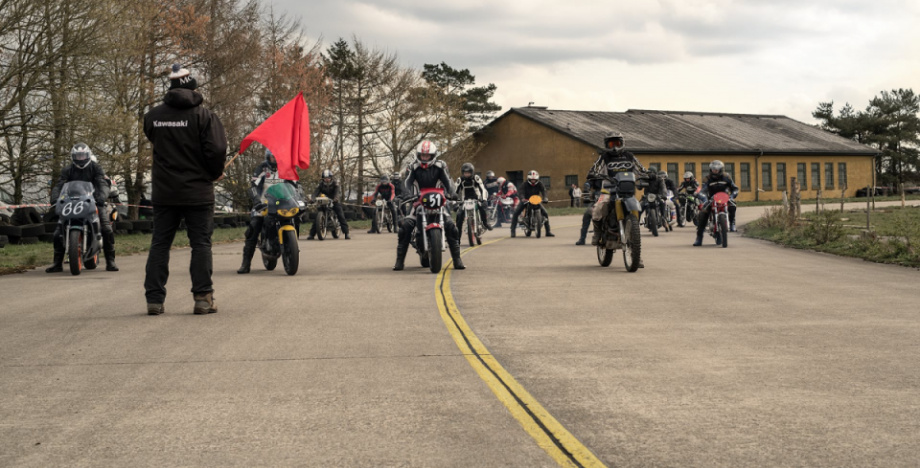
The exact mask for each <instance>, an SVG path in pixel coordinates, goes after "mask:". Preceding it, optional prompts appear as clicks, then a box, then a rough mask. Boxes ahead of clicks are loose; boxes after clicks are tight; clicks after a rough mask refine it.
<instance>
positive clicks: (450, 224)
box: [398, 215, 460, 249]
mask: <svg viewBox="0 0 920 468" xmlns="http://www.w3.org/2000/svg"><path fill="white" fill-rule="evenodd" d="M416 222H417V221H416V219H415V216H406V217H405V218H403V220H402V224H400V226H399V246H398V247H399V248H404V249H408V248H409V243H410V242H411V240H412V234H413V232H414V229H415V225H416ZM415 234H416V235H419V233H415ZM421 234H424V232H423V233H421ZM444 235H445V237H447V246H448V247H449V248H451V249H459V248H460V231H458V230H457V225H456V224H454V220H452V219H450V216H447V215H444Z"/></svg>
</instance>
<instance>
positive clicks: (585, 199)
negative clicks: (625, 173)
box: [575, 171, 603, 245]
mask: <svg viewBox="0 0 920 468" xmlns="http://www.w3.org/2000/svg"><path fill="white" fill-rule="evenodd" d="M602 186H603V182H602V181H601V179H598V178H596V177H594V172H593V171H589V172H588V178H587V182H585V188H584V190H582V192H581V203H582V204H583V205H584V206H585V212H584V214H583V215H582V216H581V237H579V238H578V241H576V242H575V245H585V239H586V238H587V237H588V228H590V227H591V213H592V212H593V211H594V203H596V202H597V197H598V196H600V193H601V187H602Z"/></svg>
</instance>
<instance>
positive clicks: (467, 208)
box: [463, 200, 486, 247]
mask: <svg viewBox="0 0 920 468" xmlns="http://www.w3.org/2000/svg"><path fill="white" fill-rule="evenodd" d="M463 214H464V217H465V219H466V237H467V239H469V241H470V247H472V246H473V245H482V234H483V233H484V232H485V231H486V227H485V226H484V225H483V224H482V220H481V219H479V200H464V201H463ZM473 242H475V244H473Z"/></svg>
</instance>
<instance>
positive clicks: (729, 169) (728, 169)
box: [725, 163, 738, 182]
mask: <svg viewBox="0 0 920 468" xmlns="http://www.w3.org/2000/svg"><path fill="white" fill-rule="evenodd" d="M725 173H726V174H728V176H729V177H731V178H732V182H734V181H736V180H738V179H737V178H735V163H725Z"/></svg>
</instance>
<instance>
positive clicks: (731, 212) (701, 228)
mask: <svg viewBox="0 0 920 468" xmlns="http://www.w3.org/2000/svg"><path fill="white" fill-rule="evenodd" d="M739 191H740V189H739V188H738V186H737V185H735V182H734V181H732V178H731V176H729V175H728V174H726V173H725V164H723V163H722V161H719V160H718V159H716V160H714V161H712V162H711V163H709V176H707V177H706V180H705V181H703V186H702V187H700V193H699V196H700V197H702V199H703V200H707V201H706V202H705V203H704V204H703V207H702V208H700V214H699V218H698V221H699V222H698V223H697V227H696V241H694V242H693V246H694V247H699V246H701V245H703V233H704V232H706V225H707V224H709V215H710V213H712V201H711V200H709V199H711V198H712V195H715V194H717V193H719V192H725V193H728V195H729V197H731V198H730V201H729V203H728V222H729V223H730V224H731V227H730V228H729V230H730V231H731V232H735V210H737V207H736V206H735V201H734V200H735V198H736V197H737V196H738V192H739Z"/></svg>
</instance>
